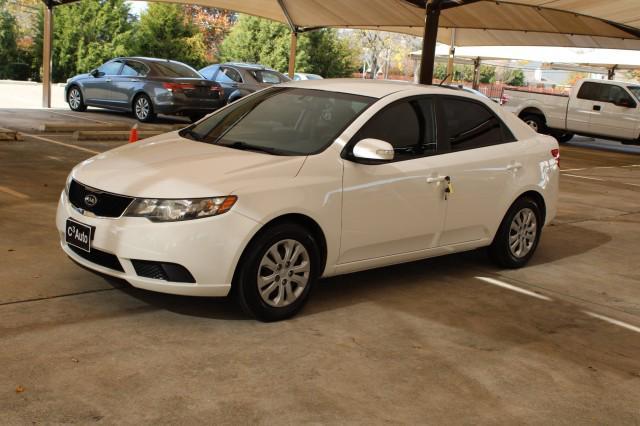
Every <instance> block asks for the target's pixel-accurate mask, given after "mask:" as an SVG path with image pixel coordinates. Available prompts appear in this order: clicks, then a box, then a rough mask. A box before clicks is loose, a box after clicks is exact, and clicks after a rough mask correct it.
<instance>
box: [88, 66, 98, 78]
mask: <svg viewBox="0 0 640 426" xmlns="http://www.w3.org/2000/svg"><path fill="white" fill-rule="evenodd" d="M89 74H90V75H91V76H92V77H98V75H99V74H100V71H98V69H97V68H94V69H92V70H91V71H89Z"/></svg>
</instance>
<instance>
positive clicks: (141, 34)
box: [132, 3, 207, 68]
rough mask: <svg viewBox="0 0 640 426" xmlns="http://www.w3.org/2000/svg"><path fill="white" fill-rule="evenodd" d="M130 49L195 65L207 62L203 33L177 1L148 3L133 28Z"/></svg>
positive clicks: (146, 54) (134, 52)
mask: <svg viewBox="0 0 640 426" xmlns="http://www.w3.org/2000/svg"><path fill="white" fill-rule="evenodd" d="M132 52H133V54H136V55H144V56H152V57H157V58H166V59H173V60H176V61H180V62H185V63H187V64H189V65H191V66H193V67H195V68H200V67H202V66H204V65H206V64H207V61H206V54H207V49H206V46H205V43H204V37H203V35H202V33H200V32H199V30H198V27H197V26H196V25H195V24H193V23H191V22H190V21H188V20H187V19H186V15H185V12H184V10H183V7H182V6H180V5H177V4H169V3H149V7H148V8H147V10H146V11H145V12H144V13H143V14H142V16H141V17H140V23H139V24H138V26H137V28H136V36H135V38H134V43H133V49H132Z"/></svg>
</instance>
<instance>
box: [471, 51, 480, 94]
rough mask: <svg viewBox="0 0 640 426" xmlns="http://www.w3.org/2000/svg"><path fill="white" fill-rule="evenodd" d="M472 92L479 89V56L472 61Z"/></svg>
mask: <svg viewBox="0 0 640 426" xmlns="http://www.w3.org/2000/svg"><path fill="white" fill-rule="evenodd" d="M472 87H473V90H478V88H479V87H480V56H478V57H477V58H475V59H474V60H473V86H472Z"/></svg>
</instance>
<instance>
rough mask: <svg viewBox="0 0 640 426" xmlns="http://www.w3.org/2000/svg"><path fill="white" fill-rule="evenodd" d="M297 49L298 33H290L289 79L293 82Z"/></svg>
mask: <svg viewBox="0 0 640 426" xmlns="http://www.w3.org/2000/svg"><path fill="white" fill-rule="evenodd" d="M297 47H298V32H297V31H291V44H290V46H289V78H290V79H292V80H293V73H294V72H295V69H296V49H297Z"/></svg>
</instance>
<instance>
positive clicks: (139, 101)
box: [133, 93, 156, 123]
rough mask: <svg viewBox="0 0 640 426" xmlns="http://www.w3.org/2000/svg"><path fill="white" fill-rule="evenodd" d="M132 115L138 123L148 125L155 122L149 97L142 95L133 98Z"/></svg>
mask: <svg viewBox="0 0 640 426" xmlns="http://www.w3.org/2000/svg"><path fill="white" fill-rule="evenodd" d="M133 115H135V116H136V118H137V119H138V121H141V122H143V123H149V122H151V121H153V120H155V118H156V114H155V112H154V110H153V103H152V102H151V99H150V98H149V96H147V95H145V94H144V93H143V94H140V95H138V96H136V97H135V99H134V100H133Z"/></svg>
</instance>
